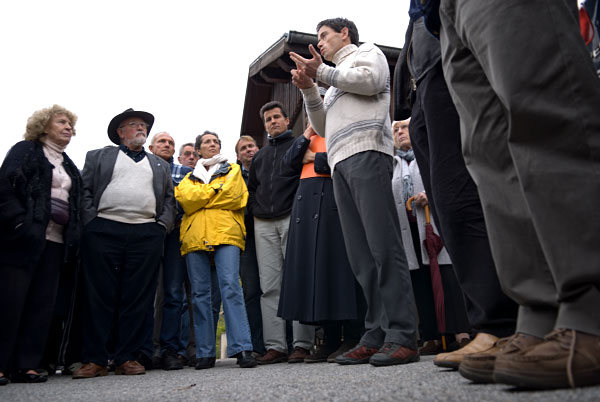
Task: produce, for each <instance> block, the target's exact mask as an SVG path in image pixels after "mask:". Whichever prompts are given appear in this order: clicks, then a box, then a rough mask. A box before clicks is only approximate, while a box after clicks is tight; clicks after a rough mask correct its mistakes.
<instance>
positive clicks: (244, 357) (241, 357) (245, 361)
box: [233, 350, 258, 368]
mask: <svg viewBox="0 0 600 402" xmlns="http://www.w3.org/2000/svg"><path fill="white" fill-rule="evenodd" d="M233 357H235V358H237V364H238V366H240V367H241V368H252V367H256V366H258V363H257V362H256V359H255V358H254V356H252V352H249V351H245V350H244V351H243V352H240V353H238V354H236V355H234V356H233Z"/></svg>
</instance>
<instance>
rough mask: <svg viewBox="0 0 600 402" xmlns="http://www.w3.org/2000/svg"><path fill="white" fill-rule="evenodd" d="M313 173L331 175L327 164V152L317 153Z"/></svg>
mask: <svg viewBox="0 0 600 402" xmlns="http://www.w3.org/2000/svg"><path fill="white" fill-rule="evenodd" d="M315 172H317V173H319V174H328V175H331V168H330V167H329V163H328V162H327V152H317V153H316V154H315Z"/></svg>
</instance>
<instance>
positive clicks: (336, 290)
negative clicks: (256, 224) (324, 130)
mask: <svg viewBox="0 0 600 402" xmlns="http://www.w3.org/2000/svg"><path fill="white" fill-rule="evenodd" d="M309 144H310V141H308V140H307V139H306V138H304V137H303V136H300V137H298V138H297V139H296V141H295V143H294V145H293V146H291V147H290V149H289V150H288V152H287V153H286V155H285V157H284V163H287V164H289V165H296V166H298V165H299V166H301V165H302V157H303V156H304V153H305V152H306V150H307V149H308V147H309ZM317 155H318V157H319V159H321V160H324V159H325V158H326V154H325V153H323V154H320V155H319V154H317ZM318 165H319V164H318V163H317V164H316V166H315V170H316V171H317V172H318V173H329V171H328V167H327V165H326V163H325V164H322V163H321V165H325V167H326V169H327V170H326V171H319V170H320V169H319V168H318ZM364 305H365V303H364V301H363V294H362V291H361V289H360V286H359V285H358V283H357V282H356V280H355V279H354V275H353V273H352V271H351V269H350V263H349V262H348V257H347V255H346V247H345V245H344V237H343V234H342V228H341V225H340V220H339V216H338V212H337V206H336V204H335V199H334V195H333V182H332V180H331V178H330V177H312V178H306V179H301V180H300V185H299V186H298V190H297V192H296V196H295V199H294V204H293V206H292V214H291V219H290V229H289V232H288V242H287V249H286V257H285V262H284V268H283V280H282V284H281V294H280V297H279V311H278V315H279V316H281V317H283V318H285V319H288V320H298V321H301V322H303V323H318V322H322V321H328V320H354V319H358V320H362V319H364V310H363V309H364Z"/></svg>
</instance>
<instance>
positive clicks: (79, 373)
mask: <svg viewBox="0 0 600 402" xmlns="http://www.w3.org/2000/svg"><path fill="white" fill-rule="evenodd" d="M107 374H108V367H106V366H100V365H98V364H96V363H85V364H84V365H83V366H81V367H80V368H78V369H77V370H75V371H74V372H73V376H72V378H73V379H74V380H77V379H80V378H94V377H102V376H105V375H107Z"/></svg>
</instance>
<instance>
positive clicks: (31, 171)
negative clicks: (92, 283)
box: [0, 141, 82, 363]
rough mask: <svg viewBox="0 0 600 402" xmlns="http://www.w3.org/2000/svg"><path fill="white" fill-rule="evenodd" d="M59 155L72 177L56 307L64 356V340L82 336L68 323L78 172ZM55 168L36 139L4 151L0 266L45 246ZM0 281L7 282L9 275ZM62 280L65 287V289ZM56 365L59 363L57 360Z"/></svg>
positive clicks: (78, 226) (78, 227)
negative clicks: (59, 317)
mask: <svg viewBox="0 0 600 402" xmlns="http://www.w3.org/2000/svg"><path fill="white" fill-rule="evenodd" d="M63 158H64V160H63V167H64V169H65V171H66V173H67V174H68V175H69V177H70V178H71V189H70V191H69V222H68V223H67V224H66V225H65V227H64V232H63V240H64V247H65V250H64V260H63V267H62V269H61V274H60V275H61V277H60V283H61V284H62V286H60V287H59V294H58V295H57V309H58V310H61V311H62V312H61V313H60V315H61V316H62V315H63V314H66V317H65V320H66V321H65V322H64V323H63V324H64V333H63V334H62V335H59V337H62V341H61V345H60V348H61V350H60V355H61V356H64V355H65V353H66V348H67V347H68V346H69V345H68V343H71V346H73V345H72V344H73V341H74V340H75V339H74V337H75V338H79V337H80V335H78V334H75V333H73V332H72V331H73V328H72V325H71V324H72V321H73V319H74V312H75V308H74V307H75V306H76V305H77V303H76V302H75V298H76V294H77V292H76V288H77V283H78V282H79V281H78V266H79V264H78V254H79V242H80V238H81V232H82V222H81V198H82V181H81V175H80V173H79V170H78V169H77V167H76V166H75V164H74V163H73V161H71V159H70V158H69V157H68V156H67V154H65V153H63ZM53 169H54V166H53V165H52V164H51V163H50V162H49V161H48V159H47V158H46V156H45V154H44V150H43V144H42V143H41V142H39V141H21V142H18V143H17V144H15V145H14V146H13V147H12V148H11V149H10V151H9V152H8V154H7V155H6V158H5V159H4V161H3V163H2V167H0V236H1V237H0V264H3V265H6V266H14V267H15V269H22V268H23V267H26V266H28V265H30V264H36V263H37V261H38V260H39V258H40V256H41V254H42V252H43V250H44V247H45V243H46V227H47V226H48V222H49V221H50V211H51V209H50V208H51V207H50V191H51V187H52V171H53ZM0 280H9V281H10V278H1V279H0ZM64 284H69V285H68V286H66V287H65V285H64ZM63 293H64V294H63ZM61 326H62V325H61ZM76 332H78V330H77V331H76ZM76 342H79V339H77V340H76ZM71 346H69V347H71ZM77 352H78V351H76V352H75V354H76V355H78V353H77ZM76 359H77V358H73V359H71V360H76ZM54 362H56V361H54ZM71 362H72V361H71ZM58 363H63V362H62V361H60V358H59V361H58Z"/></svg>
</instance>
